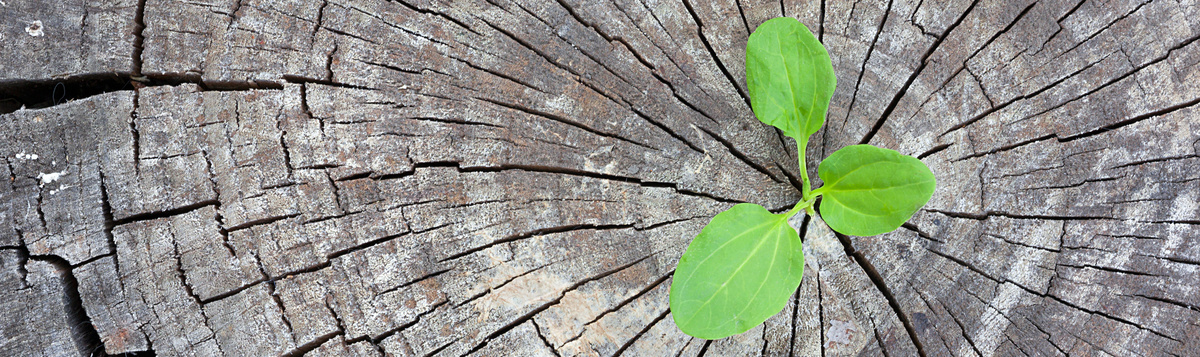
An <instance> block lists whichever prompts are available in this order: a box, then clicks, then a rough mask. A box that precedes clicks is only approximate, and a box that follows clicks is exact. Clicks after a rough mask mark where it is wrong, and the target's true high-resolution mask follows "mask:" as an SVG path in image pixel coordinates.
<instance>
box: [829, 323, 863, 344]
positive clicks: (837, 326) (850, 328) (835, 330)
mask: <svg viewBox="0 0 1200 357" xmlns="http://www.w3.org/2000/svg"><path fill="white" fill-rule="evenodd" d="M855 332H857V330H856V329H855V328H854V324H852V323H850V322H848V321H841V320H830V321H829V330H828V331H825V348H830V347H832V346H833V345H834V344H843V345H846V346H849V345H850V338H851V337H853V336H854V333H855Z"/></svg>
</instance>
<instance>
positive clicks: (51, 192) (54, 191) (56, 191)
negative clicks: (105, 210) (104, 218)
mask: <svg viewBox="0 0 1200 357" xmlns="http://www.w3.org/2000/svg"><path fill="white" fill-rule="evenodd" d="M68 188H71V185H62V187H59V188H57V189H54V190H50V194H51V195H54V194H56V193H59V192H62V190H65V189H68ZM100 203H104V201H103V200H101V201H100Z"/></svg>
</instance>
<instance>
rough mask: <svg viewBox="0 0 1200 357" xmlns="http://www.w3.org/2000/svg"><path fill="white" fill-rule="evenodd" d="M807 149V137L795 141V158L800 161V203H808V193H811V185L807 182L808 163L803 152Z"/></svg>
mask: <svg viewBox="0 0 1200 357" xmlns="http://www.w3.org/2000/svg"><path fill="white" fill-rule="evenodd" d="M806 148H808V137H803V138H801V139H800V140H797V141H796V156H798V157H799V160H800V197H801V199H800V201H808V200H809V199H810V198H811V197H809V191H812V187H811V184H809V181H808V163H807V162H806V160H805V156H806V155H805V153H804V150H805V149H806Z"/></svg>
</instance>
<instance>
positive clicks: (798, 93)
mask: <svg viewBox="0 0 1200 357" xmlns="http://www.w3.org/2000/svg"><path fill="white" fill-rule="evenodd" d="M835 86H837V76H835V75H834V73H833V63H832V62H831V61H830V59H829V52H827V51H826V50H825V46H824V45H821V42H820V41H818V40H817V37H816V36H813V34H812V32H811V31H809V30H808V27H805V26H804V24H801V23H800V21H796V19H793V18H790V17H777V18H774V19H770V20H767V22H764V23H763V24H762V25H759V26H758V29H755V30H754V33H753V34H751V35H750V39H749V40H748V42H747V43H746V87H747V88H748V89H749V90H750V104H751V106H752V107H753V109H754V114H755V115H756V116H758V120H760V121H762V122H763V123H767V124H769V125H772V126H775V127H776V128H779V129H780V130H783V134H784V135H787V136H790V137H793V138H796V140H807V139H808V136H809V135H812V134H813V133H816V132H817V130H820V129H821V125H823V124H824V123H825V112H826V111H828V109H829V98H831V97H832V96H833V88H834V87H835Z"/></svg>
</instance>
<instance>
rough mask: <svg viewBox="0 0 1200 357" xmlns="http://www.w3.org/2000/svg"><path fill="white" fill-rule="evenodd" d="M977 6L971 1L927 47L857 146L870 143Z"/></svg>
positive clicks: (976, 2) (977, 0)
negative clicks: (954, 32) (909, 89)
mask: <svg viewBox="0 0 1200 357" xmlns="http://www.w3.org/2000/svg"><path fill="white" fill-rule="evenodd" d="M977 4H979V0H974V1H971V5H970V6H968V7H967V9H966V10H965V11H963V13H962V15H959V17H958V19H957V20H955V21H954V23H952V24H950V26H949V27H946V31H944V32H942V35H941V36H939V37H938V39H937V40H935V41H933V44H932V45H930V46H929V49H927V50H925V54H924V55H922V56H921V65H920V66H917V69H916V70H915V71H913V73H912V74H911V75H909V76H908V80H907V81H905V82H904V85H903V86H901V87H900V90H899V91H897V92H896V95H895V96H893V97H892V101H891V102H890V103H888V106H887V108H886V109H884V110H883V114H881V115H880V116H879V120H876V121H875V125H874V126H872V127H871V130H870V131H868V132H867V134H866V135H864V136H863V138H862V140H859V141H858V142H859V144H869V143H871V139H872V138H874V137H875V134H876V133H878V132H879V129H881V128H883V123H884V121H887V119H888V117H889V116H891V115H892V112H893V111H895V110H896V105H898V104H900V99H901V98H903V97H904V95H905V94H906V93H908V88H909V87H910V86H912V84H913V82H915V81H916V80H917V76H919V75H920V74H921V72H922V71H924V70H925V66H927V65H928V64H929V57H930V56H933V52H934V51H937V49H938V47H940V46H941V45H942V42H943V41H945V40H946V38H947V37H949V36H950V33H951V32H953V31H954V29H955V28H958V25H959V24H962V22H963V20H964V19H966V18H967V15H968V14H970V13H971V10H974V9H975V5H977Z"/></svg>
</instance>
